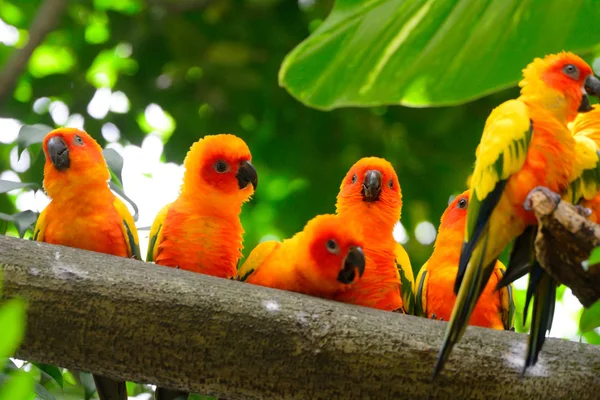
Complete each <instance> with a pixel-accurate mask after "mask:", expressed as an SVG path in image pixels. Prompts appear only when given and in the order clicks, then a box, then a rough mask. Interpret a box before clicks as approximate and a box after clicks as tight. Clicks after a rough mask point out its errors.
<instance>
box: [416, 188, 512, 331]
mask: <svg viewBox="0 0 600 400" xmlns="http://www.w3.org/2000/svg"><path fill="white" fill-rule="evenodd" d="M468 205H469V191H468V190H467V191H465V192H463V193H461V194H460V195H458V196H457V197H456V198H455V199H454V200H453V201H452V202H450V204H449V205H448V208H447V209H446V211H445V212H444V213H443V214H442V218H441V220H440V227H439V229H438V235H437V238H436V241H435V244H434V250H433V254H431V257H429V260H427V262H425V264H424V265H423V267H422V268H421V270H420V271H419V275H418V276H417V279H416V281H415V289H414V293H415V309H416V314H417V315H421V316H424V317H426V318H433V319H440V320H443V321H448V320H449V319H450V313H451V312H452V306H453V305H454V301H455V299H456V295H455V293H454V280H455V278H456V272H457V270H458V260H459V257H460V251H461V248H462V238H463V232H464V230H465V224H466V220H467V208H468ZM504 272H505V267H504V265H503V264H502V263H501V262H500V261H496V265H495V266H494V270H493V273H492V276H491V278H490V281H489V282H488V284H487V286H486V287H485V289H484V290H483V294H482V296H481V297H480V299H479V301H478V302H477V305H476V306H475V309H474V310H473V314H472V315H471V319H470V320H469V324H470V325H475V326H481V327H484V328H492V329H499V330H503V329H504V330H511V329H513V324H514V313H515V302H514V298H513V292H512V289H513V288H512V284H509V285H507V286H505V287H503V288H502V289H500V290H498V291H496V285H497V283H498V281H499V280H500V279H501V278H502V276H503V275H504Z"/></svg>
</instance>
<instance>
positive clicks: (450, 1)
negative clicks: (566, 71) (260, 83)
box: [279, 0, 600, 110]
mask: <svg viewBox="0 0 600 400" xmlns="http://www.w3.org/2000/svg"><path fill="white" fill-rule="evenodd" d="M598 20H600V7H598V4H597V3H596V2H595V1H594V0H581V1H577V2H566V1H564V0H533V1H528V2H525V1H519V0H489V1H470V0H429V1H424V0H364V1H362V0H361V1H358V0H337V1H336V2H335V6H334V8H333V10H332V11H331V13H330V15H329V16H328V17H327V19H326V20H325V22H324V23H323V24H322V25H321V26H319V28H318V29H317V30H316V31H315V32H314V33H313V34H312V35H311V36H310V37H309V38H308V39H306V40H305V41H303V42H302V43H300V45H298V46H297V47H296V48H295V49H294V50H292V52H291V53H289V54H288V55H287V56H286V58H285V60H284V61H283V64H282V66H281V69H280V71H279V84H280V85H281V86H283V87H285V88H286V89H287V90H288V91H289V92H290V93H291V94H292V96H294V97H296V98H297V99H298V100H300V101H301V102H303V103H304V104H306V105H309V106H311V107H315V108H319V109H324V110H329V109H333V108H338V107H347V106H363V107H364V106H377V105H382V104H402V105H407V106H413V107H423V106H441V105H454V104H461V103H464V102H467V101H470V100H474V99H476V98H479V97H482V96H485V95H487V94H490V93H492V92H495V91H498V90H500V89H503V88H506V87H509V86H513V85H515V84H516V83H517V82H518V80H519V79H520V78H521V70H522V69H523V68H524V67H525V66H526V65H527V64H529V63H530V62H531V61H532V60H533V59H534V58H535V57H541V56H544V55H546V54H549V53H556V52H559V51H562V50H563V49H564V50H569V51H574V52H586V51H589V50H591V49H593V48H594V47H595V46H596V45H598V43H600V29H597V28H596V26H597V21H598Z"/></svg>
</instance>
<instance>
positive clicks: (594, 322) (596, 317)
mask: <svg viewBox="0 0 600 400" xmlns="http://www.w3.org/2000/svg"><path fill="white" fill-rule="evenodd" d="M599 326H600V301H597V302H595V303H594V304H592V306H591V307H589V308H585V309H584V310H583V312H582V313H581V318H580V319H579V331H580V332H582V333H585V332H588V331H591V330H592V329H595V328H597V327H599Z"/></svg>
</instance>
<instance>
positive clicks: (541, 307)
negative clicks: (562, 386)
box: [522, 265, 556, 374]
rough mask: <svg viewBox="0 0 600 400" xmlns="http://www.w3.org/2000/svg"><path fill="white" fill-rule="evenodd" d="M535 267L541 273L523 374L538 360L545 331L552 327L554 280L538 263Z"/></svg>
mask: <svg viewBox="0 0 600 400" xmlns="http://www.w3.org/2000/svg"><path fill="white" fill-rule="evenodd" d="M537 268H539V270H540V271H541V273H539V275H540V278H539V279H538V284H537V286H536V288H535V295H534V299H533V315H532V318H531V330H530V332H529V339H528V341H527V351H526V357H525V365H524V366H523V372H522V373H523V374H524V373H525V371H526V370H527V368H529V367H532V366H534V365H535V363H536V362H537V360H538V355H539V354H540V351H541V350H542V346H543V345H544V342H545V340H546V332H549V331H550V328H551V327H552V319H553V317H554V304H555V302H556V282H555V281H554V279H553V278H552V277H551V276H550V275H548V273H546V272H545V271H544V270H542V269H541V267H540V266H539V265H537V266H536V269H537ZM537 272H538V271H536V273H537ZM530 282H531V281H530ZM528 289H529V288H528Z"/></svg>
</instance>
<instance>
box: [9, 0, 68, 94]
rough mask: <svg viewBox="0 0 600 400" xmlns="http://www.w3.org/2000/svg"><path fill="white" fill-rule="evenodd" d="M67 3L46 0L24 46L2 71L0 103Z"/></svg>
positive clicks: (53, 26) (34, 20) (32, 24)
mask: <svg viewBox="0 0 600 400" xmlns="http://www.w3.org/2000/svg"><path fill="white" fill-rule="evenodd" d="M67 5H68V1H67V0H45V1H44V2H43V3H42V5H41V6H40V8H39V9H38V11H37V13H36V15H35V18H34V19H33V22H32V23H31V26H30V27H29V31H28V34H29V39H28V41H27V43H26V44H25V46H24V47H23V48H21V49H18V50H15V52H14V53H13V54H12V56H11V58H10V59H9V60H8V61H7V62H6V65H5V66H4V68H3V69H2V72H0V104H2V102H3V101H4V100H6V97H7V96H9V95H10V93H12V90H13V88H14V86H15V84H16V82H17V79H19V76H20V75H21V73H22V72H23V69H24V68H25V66H26V65H27V62H28V61H29V58H30V57H31V54H33V51H34V50H35V49H36V48H37V47H38V46H39V45H40V44H41V43H42V42H43V41H44V39H45V38H46V35H47V34H48V33H50V32H51V31H52V30H53V29H54V28H55V27H56V25H57V24H58V22H59V20H60V18H61V16H62V15H63V13H64V12H65V10H66V8H67Z"/></svg>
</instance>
